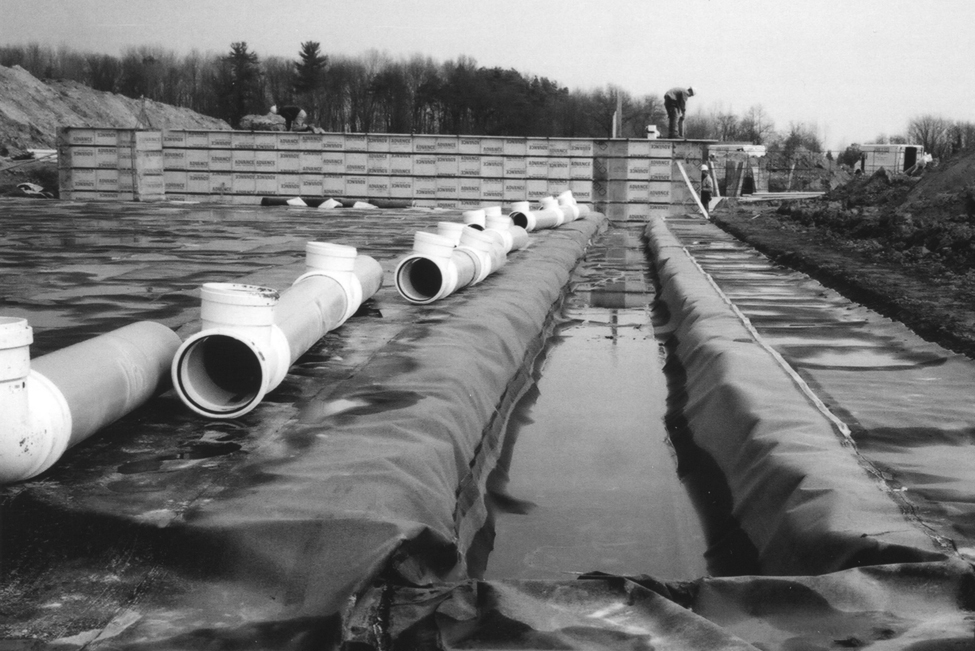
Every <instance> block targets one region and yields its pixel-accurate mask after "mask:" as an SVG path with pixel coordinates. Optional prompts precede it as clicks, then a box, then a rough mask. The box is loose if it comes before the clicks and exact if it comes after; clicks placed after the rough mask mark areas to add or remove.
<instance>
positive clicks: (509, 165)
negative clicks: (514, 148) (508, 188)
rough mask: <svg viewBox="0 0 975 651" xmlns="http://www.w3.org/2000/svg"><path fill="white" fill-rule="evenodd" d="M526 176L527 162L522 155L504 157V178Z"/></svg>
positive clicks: (521, 177)
mask: <svg viewBox="0 0 975 651" xmlns="http://www.w3.org/2000/svg"><path fill="white" fill-rule="evenodd" d="M527 176H528V163H527V161H526V160H525V157H524V156H505V157H504V178H506V179H523V178H526V177H527Z"/></svg>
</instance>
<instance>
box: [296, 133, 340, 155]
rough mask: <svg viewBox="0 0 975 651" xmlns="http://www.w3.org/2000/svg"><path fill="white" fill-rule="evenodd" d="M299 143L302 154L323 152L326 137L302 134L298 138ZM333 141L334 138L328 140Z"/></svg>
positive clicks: (315, 134)
mask: <svg viewBox="0 0 975 651" xmlns="http://www.w3.org/2000/svg"><path fill="white" fill-rule="evenodd" d="M298 138H299V139H300V141H301V151H302V152H320V151H324V150H325V146H324V143H325V139H326V138H328V136H322V135H319V134H317V133H302V134H300V135H299V136H298ZM329 139H330V140H334V138H329Z"/></svg>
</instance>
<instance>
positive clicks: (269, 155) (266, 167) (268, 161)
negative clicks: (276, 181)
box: [254, 149, 278, 174]
mask: <svg viewBox="0 0 975 651" xmlns="http://www.w3.org/2000/svg"><path fill="white" fill-rule="evenodd" d="M277 170H278V152H277V151H276V150H273V149H269V150H261V149H259V150H257V151H255V152H254V172H255V173H257V174H275V173H276V172H277Z"/></svg>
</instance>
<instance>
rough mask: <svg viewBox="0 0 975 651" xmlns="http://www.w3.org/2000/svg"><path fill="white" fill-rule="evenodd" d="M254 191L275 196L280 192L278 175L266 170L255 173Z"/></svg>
mask: <svg viewBox="0 0 975 651" xmlns="http://www.w3.org/2000/svg"><path fill="white" fill-rule="evenodd" d="M254 191H255V192H256V193H257V194H260V195H264V196H275V195H277V194H278V175H277V174H274V173H273V172H271V173H266V172H257V173H256V174H254Z"/></svg>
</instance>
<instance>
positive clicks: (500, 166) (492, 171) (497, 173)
mask: <svg viewBox="0 0 975 651" xmlns="http://www.w3.org/2000/svg"><path fill="white" fill-rule="evenodd" d="M481 177H482V178H494V179H501V178H504V159H503V158H501V157H500V156H482V157H481Z"/></svg>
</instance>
